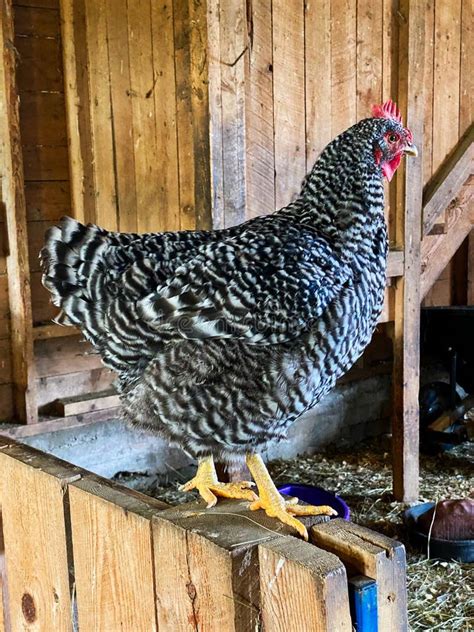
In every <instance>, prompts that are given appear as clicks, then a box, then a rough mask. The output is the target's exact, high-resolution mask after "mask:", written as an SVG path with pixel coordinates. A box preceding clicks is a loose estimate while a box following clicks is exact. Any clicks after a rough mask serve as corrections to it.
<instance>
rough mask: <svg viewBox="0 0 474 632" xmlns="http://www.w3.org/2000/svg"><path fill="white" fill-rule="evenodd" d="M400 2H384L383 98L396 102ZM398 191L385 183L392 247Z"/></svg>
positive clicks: (384, 0)
mask: <svg viewBox="0 0 474 632" xmlns="http://www.w3.org/2000/svg"><path fill="white" fill-rule="evenodd" d="M397 11H398V2H397V0H383V15H382V22H383V27H382V96H383V100H384V101H385V99H387V98H389V97H391V98H392V99H394V100H396V98H395V97H396V95H397V94H398V13H397ZM396 206H397V201H396V189H395V187H393V186H392V187H391V186H389V183H388V182H386V183H385V217H386V221H387V227H388V239H389V243H390V245H392V244H394V243H395V231H396V226H395V224H396V219H395V215H396Z"/></svg>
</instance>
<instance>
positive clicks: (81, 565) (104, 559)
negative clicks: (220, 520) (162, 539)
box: [69, 475, 173, 632]
mask: <svg viewBox="0 0 474 632" xmlns="http://www.w3.org/2000/svg"><path fill="white" fill-rule="evenodd" d="M69 503H70V512H71V530H72V548H73V553H74V571H75V584H76V594H77V612H78V618H79V627H80V629H81V630H133V631H134V632H141V631H143V632H153V631H156V629H157V625H156V614H155V586H154V577H153V547H152V540H151V522H150V521H151V517H152V516H153V515H154V513H155V512H157V511H160V510H161V509H164V508H166V507H167V505H165V504H164V503H161V502H159V501H157V500H154V499H153V498H148V497H146V496H144V495H143V494H138V493H137V492H133V491H132V490H128V489H123V490H121V489H120V488H119V486H117V485H113V484H109V483H108V481H105V480H102V479H100V478H99V477H95V476H92V475H89V476H86V477H85V478H83V479H82V480H80V481H78V482H77V483H74V484H72V485H70V486H69ZM170 563H173V562H172V561H171V560H170Z"/></svg>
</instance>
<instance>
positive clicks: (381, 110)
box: [372, 99, 402, 123]
mask: <svg viewBox="0 0 474 632" xmlns="http://www.w3.org/2000/svg"><path fill="white" fill-rule="evenodd" d="M372 116H374V117H375V118H389V119H395V120H396V121H398V122H399V123H401V122H402V115H401V114H400V110H399V109H398V107H397V105H396V104H395V103H394V102H393V101H392V99H389V100H388V101H385V103H384V104H383V105H373V106H372Z"/></svg>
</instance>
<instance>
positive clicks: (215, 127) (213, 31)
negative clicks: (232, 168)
mask: <svg viewBox="0 0 474 632" xmlns="http://www.w3.org/2000/svg"><path fill="white" fill-rule="evenodd" d="M219 6H220V2H219V0H208V2H207V34H208V49H207V50H208V55H209V62H208V81H209V138H210V144H209V157H210V163H211V164H210V193H211V212H212V226H213V227H214V228H216V229H221V228H223V227H224V225H225V209H224V171H223V149H222V142H223V137H222V136H223V134H222V132H223V130H222V76H221V53H220V24H219Z"/></svg>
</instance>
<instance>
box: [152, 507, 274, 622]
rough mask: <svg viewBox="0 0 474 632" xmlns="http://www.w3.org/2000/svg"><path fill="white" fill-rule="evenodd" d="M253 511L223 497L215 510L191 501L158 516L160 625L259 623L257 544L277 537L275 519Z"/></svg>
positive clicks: (156, 549) (155, 531)
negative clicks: (204, 507) (274, 527)
mask: <svg viewBox="0 0 474 632" xmlns="http://www.w3.org/2000/svg"><path fill="white" fill-rule="evenodd" d="M259 513H260V512H259ZM262 513H263V512H262ZM250 514H251V512H250V511H249V509H248V508H247V507H246V503H235V502H232V501H231V502H226V501H223V502H220V503H219V504H218V505H217V506H216V507H214V508H213V509H212V510H211V511H209V510H206V509H203V506H202V504H199V503H189V504H186V505H181V506H179V507H173V508H172V509H169V510H168V511H164V512H161V513H160V514H159V515H157V516H156V517H155V518H154V520H153V544H154V552H155V574H156V592H157V595H158V596H159V599H158V601H157V614H158V628H159V629H160V630H180V631H181V630H182V631H183V632H185V631H187V630H189V631H190V632H191V631H194V630H206V631H208V632H221V631H223V630H225V631H226V632H237V631H238V632H253V631H254V630H256V629H258V622H259V599H260V591H259V582H258V560H257V550H256V545H257V543H258V542H259V541H262V540H264V541H267V540H269V539H270V540H271V539H272V538H273V537H274V536H273V534H272V531H273V529H271V528H269V527H270V526H272V525H273V524H274V523H272V522H271V521H269V519H268V518H266V517H263V521H262V520H261V518H262V516H261V515H257V514H256V513H252V515H250ZM259 523H260V524H259ZM261 524H262V525H265V526H261ZM170 558H171V559H172V560H173V564H170V563H169V560H170Z"/></svg>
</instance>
